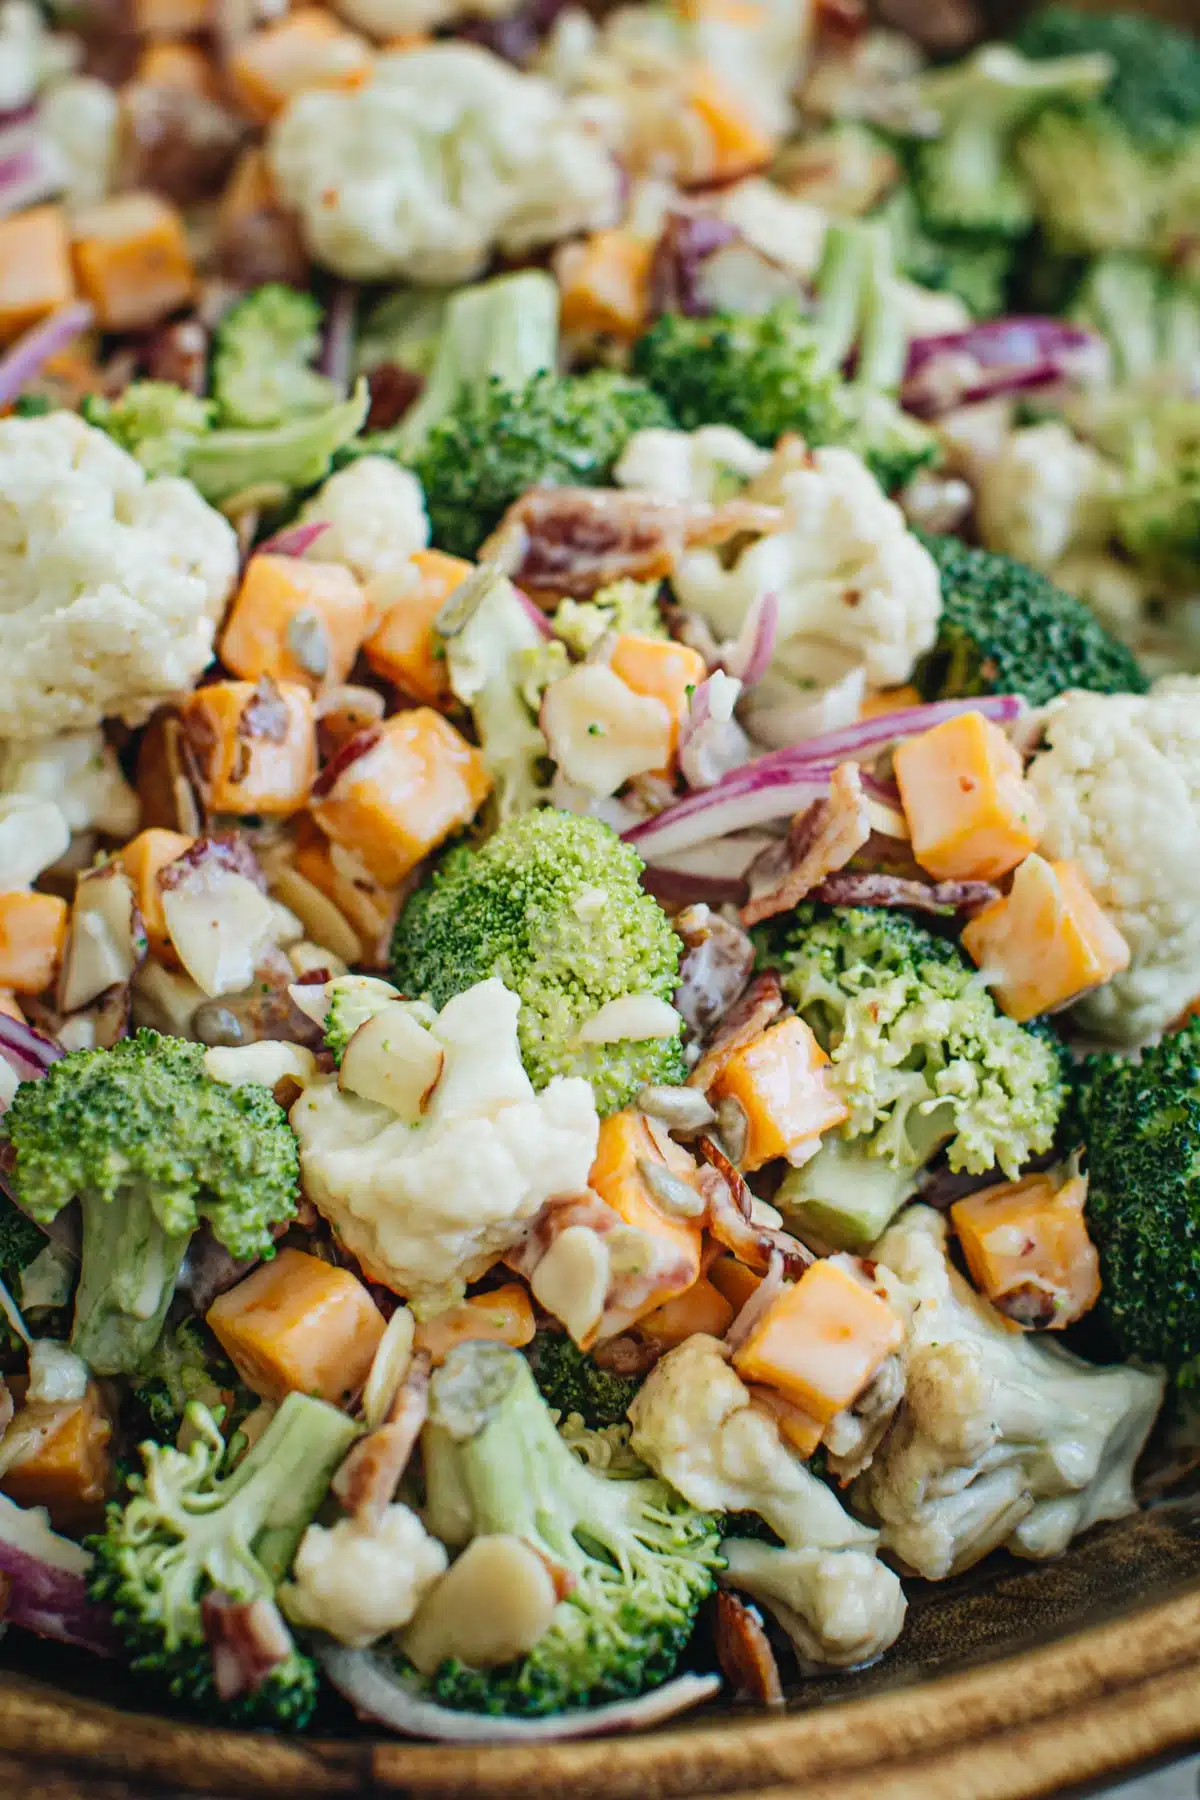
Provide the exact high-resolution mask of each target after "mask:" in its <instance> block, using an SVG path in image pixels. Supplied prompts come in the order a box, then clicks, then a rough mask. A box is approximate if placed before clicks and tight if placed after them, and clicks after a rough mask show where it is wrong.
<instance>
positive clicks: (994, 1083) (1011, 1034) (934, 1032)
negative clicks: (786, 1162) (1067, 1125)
mask: <svg viewBox="0 0 1200 1800" xmlns="http://www.w3.org/2000/svg"><path fill="white" fill-rule="evenodd" d="M761 941H762V942H763V943H764V945H765V946H766V953H767V955H768V956H769V957H770V959H771V960H772V961H775V962H777V964H778V966H779V968H780V971H781V979H782V982H783V989H784V992H785V994H786V995H787V997H788V999H789V1000H790V1001H791V1002H792V1004H793V1006H795V1008H796V1010H797V1012H798V1013H799V1014H800V1015H801V1017H802V1018H804V1019H805V1020H806V1021H807V1022H808V1024H809V1025H810V1026H811V1027H812V1030H813V1031H814V1033H815V1034H816V1036H817V1038H818V1039H819V1041H820V1043H821V1045H822V1047H823V1048H824V1049H825V1050H826V1051H827V1052H828V1054H829V1057H830V1059H831V1063H830V1069H829V1078H830V1081H831V1082H832V1085H833V1087H834V1089H835V1091H836V1092H837V1094H838V1096H839V1097H840V1098H841V1100H842V1101H843V1102H844V1104H845V1105H846V1107H847V1108H848V1109H849V1116H848V1118H847V1120H846V1123H845V1125H844V1126H843V1127H842V1137H843V1139H844V1140H849V1144H850V1149H851V1150H852V1151H853V1152H854V1153H855V1155H860V1154H865V1156H866V1157H867V1158H871V1159H874V1160H875V1161H876V1162H883V1163H885V1164H888V1165H890V1168H891V1169H892V1170H896V1171H908V1172H910V1173H912V1172H915V1171H916V1170H917V1169H919V1168H920V1167H922V1165H924V1164H925V1163H927V1162H928V1161H929V1160H930V1158H931V1157H932V1156H933V1155H934V1154H935V1153H936V1152H937V1151H938V1150H939V1149H940V1148H941V1147H942V1146H945V1149H946V1153H947V1157H948V1160H949V1163H950V1167H951V1168H952V1169H956V1170H961V1169H965V1170H969V1171H970V1172H971V1173H972V1174H983V1173H984V1172H986V1171H987V1170H989V1169H992V1168H998V1169H999V1170H1001V1171H1002V1172H1003V1173H1004V1174H1005V1175H1008V1176H1010V1177H1011V1176H1016V1175H1017V1174H1018V1173H1019V1172H1020V1170H1021V1168H1022V1167H1023V1166H1024V1164H1025V1163H1027V1162H1028V1161H1029V1159H1030V1157H1032V1156H1037V1155H1039V1154H1040V1153H1041V1152H1042V1151H1045V1150H1049V1149H1050V1147H1051V1145H1052V1144H1053V1142H1054V1135H1055V1130H1056V1127H1057V1125H1058V1120H1059V1115H1060V1114H1061V1112H1062V1109H1063V1105H1064V1103H1065V1100H1066V1095H1067V1088H1066V1082H1065V1078H1064V1066H1063V1052H1062V1049H1061V1046H1060V1045H1059V1044H1058V1043H1057V1041H1056V1040H1055V1039H1054V1038H1053V1037H1052V1036H1051V1034H1050V1033H1049V1032H1046V1031H1044V1030H1043V1031H1037V1030H1031V1029H1029V1028H1027V1027H1024V1026H1021V1025H1018V1024H1017V1023H1016V1021H1015V1020H1013V1019H1010V1018H1008V1017H1007V1016H1006V1014H1004V1013H1002V1012H1001V1011H1000V1009H999V1007H998V1006H997V1005H996V1002H995V1001H994V1000H993V999H992V997H991V995H990V994H989V993H988V991H987V989H986V988H985V987H984V985H983V983H982V982H981V981H980V979H979V976H978V974H977V972H976V970H975V969H974V968H973V967H972V965H971V964H970V963H969V962H968V960H967V958H966V957H965V956H964V955H963V953H962V951H961V950H960V949H959V948H958V946H957V945H956V944H955V943H953V942H951V941H950V940H949V939H947V938H942V937H938V936H937V935H936V934H935V933H934V932H932V931H930V930H929V929H928V928H927V927H926V926H924V925H921V924H918V923H917V921H916V920H915V919H913V918H911V917H909V916H908V915H907V914H904V913H900V912H893V911H889V910H887V909H882V908H870V907H846V908H834V909H831V908H827V907H817V906H813V905H805V906H800V907H798V908H797V909H796V912H795V913H794V914H793V915H792V916H791V918H790V919H789V920H788V921H787V922H786V924H784V926H783V927H782V929H781V930H778V931H776V932H767V933H766V934H765V935H764V937H763V938H762V940H761ZM824 1154H825V1152H824V1151H822V1152H820V1153H819V1154H818V1155H817V1157H815V1158H814V1160H813V1162H812V1163H811V1164H809V1165H807V1166H806V1168H805V1169H801V1170H799V1171H797V1175H798V1177H799V1178H800V1179H799V1180H798V1181H797V1183H795V1184H794V1186H793V1189H792V1190H791V1191H790V1192H789V1195H788V1199H789V1201H790V1202H792V1203H793V1204H796V1205H798V1204H800V1203H801V1202H802V1201H803V1200H804V1199H806V1198H808V1197H809V1196H810V1195H811V1197H812V1198H813V1200H814V1201H815V1202H819V1203H820V1204H821V1205H822V1206H823V1207H824V1208H825V1209H826V1211H829V1210H830V1209H831V1205H832V1202H833V1201H834V1200H835V1198H836V1190H837V1188H838V1187H839V1186H842V1191H843V1192H845V1194H846V1195H847V1204H846V1206H844V1207H843V1208H842V1209H841V1210H842V1211H843V1212H845V1213H847V1214H848V1215H853V1218H854V1219H855V1220H856V1221H857V1219H858V1215H859V1212H860V1211H865V1212H870V1213H872V1215H875V1214H877V1213H878V1212H880V1211H884V1212H886V1210H887V1208H886V1205H877V1204H876V1199H877V1198H878V1196H876V1197H874V1198H872V1199H871V1202H870V1204H869V1205H868V1204H866V1203H865V1202H864V1201H863V1196H862V1195H861V1194H860V1193H859V1173H860V1172H859V1171H858V1170H857V1169H856V1168H855V1167H854V1165H853V1162H851V1163H850V1164H846V1163H845V1158H844V1157H843V1158H842V1163H843V1165H845V1182H844V1186H843V1185H842V1184H841V1183H840V1182H828V1183H827V1182H826V1180H825V1178H824V1174H823V1173H822V1172H821V1171H819V1170H818V1167H817V1165H818V1164H820V1163H821V1160H822V1157H823V1156H824ZM834 1154H835V1157H836V1156H837V1152H836V1151H835V1152H834ZM809 1170H811V1171H812V1174H811V1175H810V1174H808V1171H809ZM868 1177H869V1179H871V1180H874V1181H876V1182H877V1183H881V1184H882V1188H883V1189H884V1190H888V1188H889V1181H888V1176H887V1173H886V1171H884V1170H880V1171H878V1173H877V1174H876V1175H874V1176H870V1172H869V1171H868ZM831 1190H832V1191H831ZM891 1192H892V1197H893V1205H892V1210H894V1209H895V1206H896V1205H898V1204H899V1203H900V1201H901V1200H902V1199H903V1198H904V1192H903V1191H899V1192H896V1191H895V1190H894V1189H893V1190H891ZM884 1223H886V1218H885V1220H884ZM880 1229H882V1226H880ZM876 1235H877V1234H876Z"/></svg>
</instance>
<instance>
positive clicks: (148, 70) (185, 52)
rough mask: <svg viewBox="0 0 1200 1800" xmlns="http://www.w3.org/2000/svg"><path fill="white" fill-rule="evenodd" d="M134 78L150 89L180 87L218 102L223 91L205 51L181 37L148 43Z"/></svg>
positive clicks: (182, 89) (184, 90)
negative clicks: (217, 99)
mask: <svg viewBox="0 0 1200 1800" xmlns="http://www.w3.org/2000/svg"><path fill="white" fill-rule="evenodd" d="M133 78H134V80H135V81H137V82H140V83H143V84H144V85H146V86H148V87H168V88H179V89H180V90H181V91H183V92H184V93H188V94H199V95H201V96H202V97H203V98H204V99H205V100H215V99H216V98H217V97H218V94H219V92H220V89H219V85H218V81H217V72H216V70H215V69H214V68H213V65H212V63H211V62H210V61H209V59H208V57H207V56H205V54H204V52H203V50H201V49H200V48H199V46H198V45H196V44H188V43H185V42H183V41H182V40H181V39H179V38H164V39H163V40H162V41H161V42H159V43H151V44H147V45H146V48H145V49H144V50H143V51H142V54H141V55H140V56H139V58H138V62H137V68H136V69H135V70H134V76H133Z"/></svg>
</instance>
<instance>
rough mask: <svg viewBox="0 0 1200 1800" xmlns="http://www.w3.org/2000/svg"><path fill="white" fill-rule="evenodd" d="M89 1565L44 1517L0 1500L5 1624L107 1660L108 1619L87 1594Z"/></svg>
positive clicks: (109, 1649) (87, 1558)
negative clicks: (75, 1646) (89, 1651)
mask: <svg viewBox="0 0 1200 1800" xmlns="http://www.w3.org/2000/svg"><path fill="white" fill-rule="evenodd" d="M90 1562H91V1557H90V1556H89V1555H88V1553H87V1551H86V1550H83V1549H81V1548H80V1546H79V1545H78V1544H73V1543H72V1542H71V1541H70V1539H69V1538H64V1537H60V1536H59V1535H58V1533H57V1532H54V1531H51V1529H50V1527H49V1525H47V1523H46V1518H45V1514H44V1513H42V1512H40V1511H38V1510H31V1509H28V1508H26V1507H22V1506H17V1505H15V1504H14V1502H13V1501H11V1500H8V1499H6V1498H4V1497H3V1496H0V1575H3V1576H5V1578H6V1579H7V1581H8V1582H9V1584H10V1591H9V1595H8V1603H7V1606H6V1609H5V1615H4V1617H5V1622H6V1623H7V1624H9V1625H18V1626H20V1627H21V1628H22V1629H23V1630H25V1631H32V1632H35V1633H36V1634H37V1636H38V1637H45V1638H56V1639H57V1640H58V1641H59V1642H60V1643H64V1644H76V1645H78V1646H79V1648H80V1649H82V1650H91V1651H93V1652H94V1653H95V1654H96V1655H97V1656H111V1655H112V1654H113V1650H114V1645H113V1638H112V1632H111V1629H110V1627H109V1623H108V1620H107V1618H106V1617H105V1615H104V1613H103V1612H101V1611H100V1609H99V1608H98V1607H96V1606H94V1605H93V1604H92V1602H91V1601H90V1600H89V1599H88V1595H87V1587H86V1585H85V1579H84V1578H85V1575H86V1572H87V1568H88V1565H89V1563H90Z"/></svg>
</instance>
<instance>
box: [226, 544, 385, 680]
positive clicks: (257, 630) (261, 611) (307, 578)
mask: <svg viewBox="0 0 1200 1800" xmlns="http://www.w3.org/2000/svg"><path fill="white" fill-rule="evenodd" d="M369 619H370V609H369V607H368V604H367V600H366V596H365V595H364V594H363V591H362V588H361V587H360V586H359V584H358V582H357V581H356V580H355V579H354V576H353V575H352V574H351V573H350V571H349V569H347V568H346V567H345V565H344V564H342V563H325V562H307V561H306V560H305V559H304V558H303V557H299V556H274V555H271V554H270V553H267V554H265V555H264V554H259V555H258V556H252V557H251V558H250V561H249V562H248V563H247V564H246V572H245V574H244V575H243V576H242V585H241V587H240V588H239V589H238V592H237V597H236V599H235V600H234V602H233V607H232V609H231V610H230V613H229V617H228V619H227V620H226V622H225V630H224V632H223V633H222V636H221V643H220V651H221V661H222V662H223V663H224V664H225V665H226V667H227V668H230V669H232V670H233V672H234V674H235V675H241V676H242V677H244V679H245V680H246V681H258V680H259V679H260V678H261V677H262V676H264V675H269V676H271V678H272V679H273V680H275V681H298V682H300V684H301V685H302V686H304V687H307V688H310V689H311V690H312V692H313V693H314V694H315V693H319V692H320V691H321V689H322V688H326V687H337V686H339V685H340V684H341V683H342V682H343V681H345V679H346V677H347V675H349V673H350V671H351V669H352V668H353V667H354V659H355V657H356V656H357V655H358V647H359V645H360V644H361V643H362V640H363V638H364V636H365V635H366V630H367V624H368V621H369Z"/></svg>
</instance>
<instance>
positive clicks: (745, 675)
mask: <svg viewBox="0 0 1200 1800" xmlns="http://www.w3.org/2000/svg"><path fill="white" fill-rule="evenodd" d="M778 631H779V597H778V595H776V594H759V595H758V596H757V598H756V599H755V600H754V601H753V602H752V604H751V605H750V607H749V608H748V609H747V612H746V617H745V619H744V620H743V622H742V629H741V630H740V631H739V632H738V635H737V637H736V638H735V639H734V641H733V643H732V644H731V645H729V647H728V649H727V650H726V651H725V652H724V653H723V654H722V657H721V664H722V667H723V668H724V669H725V671H726V673H727V674H730V675H736V676H737V678H738V680H739V681H740V682H741V684H742V687H743V688H751V687H753V686H754V684H755V683H756V682H758V681H761V680H762V678H763V676H764V675H765V674H766V672H767V670H768V669H769V668H770V666H771V658H772V657H773V656H774V654H775V639H776V636H777V634H778Z"/></svg>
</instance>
